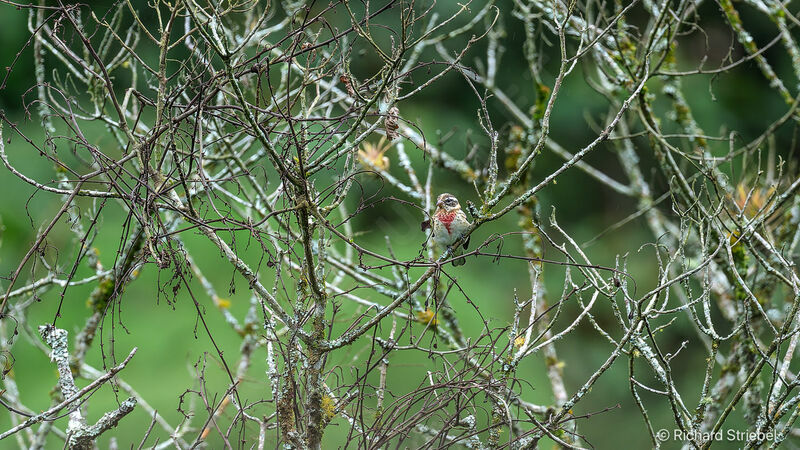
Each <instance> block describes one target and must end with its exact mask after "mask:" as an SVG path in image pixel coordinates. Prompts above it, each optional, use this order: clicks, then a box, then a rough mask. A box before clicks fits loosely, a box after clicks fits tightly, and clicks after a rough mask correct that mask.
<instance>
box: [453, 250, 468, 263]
mask: <svg viewBox="0 0 800 450" xmlns="http://www.w3.org/2000/svg"><path fill="white" fill-rule="evenodd" d="M463 253H464V250H462V249H461V248H457V249H454V250H453V256H458V255H461V254H463ZM466 262H467V258H465V257H463V256H462V257H461V258H458V259H454V260H453V265H454V266H463V265H464V264H465V263H466Z"/></svg>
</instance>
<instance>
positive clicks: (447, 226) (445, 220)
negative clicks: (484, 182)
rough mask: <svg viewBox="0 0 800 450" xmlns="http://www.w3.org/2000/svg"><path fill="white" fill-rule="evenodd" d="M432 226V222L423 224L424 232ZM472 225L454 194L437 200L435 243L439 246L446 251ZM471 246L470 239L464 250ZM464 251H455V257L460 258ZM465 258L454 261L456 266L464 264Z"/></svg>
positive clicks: (445, 194) (442, 195) (434, 226)
mask: <svg viewBox="0 0 800 450" xmlns="http://www.w3.org/2000/svg"><path fill="white" fill-rule="evenodd" d="M430 226H431V222H430V221H426V222H423V223H422V230H423V231H424V230H425V229H426V228H428V227H430ZM469 226H470V223H469V221H468V220H467V216H466V214H464V211H462V210H461V205H459V204H458V199H456V198H455V197H454V196H453V195H452V194H448V193H444V194H441V195H440V196H439V198H438V199H436V212H434V213H433V242H435V243H436V244H437V245H439V246H440V247H441V248H442V251H444V250H445V249H446V248H447V247H448V246H450V245H453V243H454V242H455V241H457V240H458V239H459V238H460V237H461V236H463V235H464V232H465V231H467V228H469ZM468 245H469V237H467V240H466V241H464V249H466V248H467V246H468ZM463 252H464V251H463V250H462V249H460V248H459V249H453V256H458V255H460V254H462V253H463ZM465 262H466V260H465V259H464V258H458V259H456V260H455V261H453V265H454V266H460V265H462V264H464V263H465Z"/></svg>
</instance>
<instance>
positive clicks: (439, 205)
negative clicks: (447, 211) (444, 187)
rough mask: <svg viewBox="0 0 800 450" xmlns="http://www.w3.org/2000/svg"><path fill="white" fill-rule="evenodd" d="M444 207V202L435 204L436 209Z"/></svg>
mask: <svg viewBox="0 0 800 450" xmlns="http://www.w3.org/2000/svg"><path fill="white" fill-rule="evenodd" d="M443 206H444V202H436V207H437V208H441V207H443Z"/></svg>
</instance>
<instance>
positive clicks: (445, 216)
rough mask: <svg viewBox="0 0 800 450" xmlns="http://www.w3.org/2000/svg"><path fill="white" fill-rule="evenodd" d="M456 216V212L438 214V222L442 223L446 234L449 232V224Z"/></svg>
mask: <svg viewBox="0 0 800 450" xmlns="http://www.w3.org/2000/svg"><path fill="white" fill-rule="evenodd" d="M455 218H456V212H455V211H453V212H449V213H441V214H439V222H442V225H444V227H445V228H446V229H447V234H450V233H451V231H450V224H452V223H453V219H455Z"/></svg>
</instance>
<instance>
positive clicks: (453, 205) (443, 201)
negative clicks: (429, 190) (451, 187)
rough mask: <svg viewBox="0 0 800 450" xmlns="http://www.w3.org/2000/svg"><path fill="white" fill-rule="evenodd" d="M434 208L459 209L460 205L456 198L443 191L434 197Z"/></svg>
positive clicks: (448, 210)
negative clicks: (437, 196)
mask: <svg viewBox="0 0 800 450" xmlns="http://www.w3.org/2000/svg"><path fill="white" fill-rule="evenodd" d="M436 208H437V209H440V210H444V211H447V212H450V211H457V210H459V209H461V205H459V204H458V199H456V198H455V197H454V196H453V195H452V194H448V193H444V194H442V195H440V196H439V198H437V199H436Z"/></svg>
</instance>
